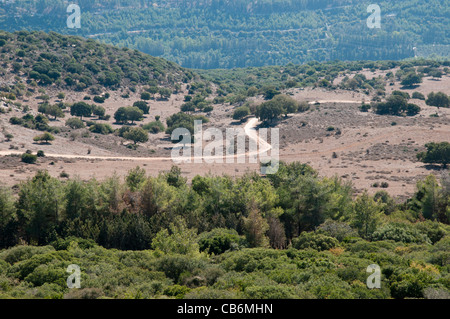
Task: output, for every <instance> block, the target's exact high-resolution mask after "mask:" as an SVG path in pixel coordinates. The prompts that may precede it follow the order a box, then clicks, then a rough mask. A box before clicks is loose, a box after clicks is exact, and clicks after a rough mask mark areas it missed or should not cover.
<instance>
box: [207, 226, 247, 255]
mask: <svg viewBox="0 0 450 319" xmlns="http://www.w3.org/2000/svg"><path fill="white" fill-rule="evenodd" d="M198 244H199V247H200V251H206V252H207V253H209V254H215V255H219V254H222V253H224V252H226V251H227V250H232V249H238V248H239V247H241V246H243V245H245V239H244V237H242V236H239V235H238V233H237V232H236V231H235V230H231V229H225V228H216V229H213V230H211V231H210V232H207V233H206V232H205V233H202V235H201V236H200V237H199V241H198Z"/></svg>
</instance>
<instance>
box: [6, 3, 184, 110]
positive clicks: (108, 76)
mask: <svg viewBox="0 0 450 319" xmlns="http://www.w3.org/2000/svg"><path fill="white" fill-rule="evenodd" d="M48 5H49V6H51V7H52V8H53V9H55V10H56V11H52V12H53V13H52V14H53V18H54V19H56V17H55V14H56V12H57V11H59V9H62V7H60V4H57V3H49V4H48ZM10 9H11V8H8V11H9V10H10ZM60 13H62V14H63V15H64V16H66V12H65V9H64V10H62V11H61V12H60ZM54 19H51V20H52V21H55V20H54ZM88 19H89V18H88ZM0 20H1V21H2V22H3V15H0ZM39 20H41V19H39ZM43 20H46V19H43ZM86 21H87V20H86ZM2 25H4V24H3V23H2ZM20 29H21V30H22V29H25V27H24V28H20ZM50 30H56V29H55V28H54V27H51V28H50ZM60 31H64V30H60ZM2 36H7V37H8V38H10V39H11V41H10V45H11V49H10V50H8V53H7V54H8V56H11V58H16V54H15V52H16V51H18V50H19V52H21V53H20V54H21V55H23V56H22V57H21V60H23V63H20V67H21V68H20V72H21V73H24V74H25V75H26V76H28V77H29V78H30V79H34V80H36V82H37V83H38V84H39V85H43V86H44V85H45V86H48V85H56V86H58V87H60V88H69V89H74V90H77V91H83V90H86V89H89V88H92V87H94V86H101V87H106V88H112V89H116V88H118V87H119V86H120V85H121V84H122V85H125V84H126V85H128V84H129V83H130V82H134V83H136V84H141V85H145V84H147V82H148V81H149V80H151V79H152V80H154V81H155V83H156V84H158V85H165V86H169V87H174V85H175V82H181V81H182V79H184V77H186V76H188V73H189V75H190V72H189V71H187V72H186V73H185V72H184V71H183V70H182V69H181V68H180V67H179V66H177V65H176V64H174V63H172V62H168V61H166V60H163V59H160V58H154V57H151V56H149V55H145V54H143V53H140V52H138V51H135V50H122V49H120V48H117V47H112V46H110V45H105V44H101V43H99V42H96V41H94V40H92V39H89V40H87V39H83V38H81V37H74V36H67V35H60V34H57V33H55V32H50V33H48V34H47V33H44V32H39V31H33V32H28V31H20V32H16V33H7V32H2ZM14 70H16V72H17V71H19V65H18V64H14V65H13V70H12V71H14ZM191 77H192V75H191ZM106 98H107V96H106V94H105V95H104V96H98V95H97V96H95V97H94V101H95V102H96V103H102V102H103V101H104V99H106Z"/></svg>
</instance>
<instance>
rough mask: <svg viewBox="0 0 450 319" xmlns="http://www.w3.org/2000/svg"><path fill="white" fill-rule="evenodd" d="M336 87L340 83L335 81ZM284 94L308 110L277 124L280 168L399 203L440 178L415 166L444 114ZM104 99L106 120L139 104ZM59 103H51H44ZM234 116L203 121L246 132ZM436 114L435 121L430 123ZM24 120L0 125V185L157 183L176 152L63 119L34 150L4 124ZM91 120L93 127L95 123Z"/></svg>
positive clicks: (188, 170)
mask: <svg viewBox="0 0 450 319" xmlns="http://www.w3.org/2000/svg"><path fill="white" fill-rule="evenodd" d="M377 72H378V73H373V72H370V71H369V70H364V71H361V72H360V73H362V74H364V75H365V76H366V77H367V78H368V79H370V78H371V77H374V76H379V75H381V76H384V75H385V72H384V71H377ZM350 77H351V75H350ZM335 82H336V83H338V82H339V78H338V79H337V80H336V81H335ZM336 83H334V84H336ZM399 89H401V90H402V91H405V92H408V93H410V94H412V92H414V91H418V92H421V93H423V94H425V95H427V94H428V93H430V92H432V91H442V92H445V93H449V91H450V77H449V76H448V75H444V76H443V77H442V78H441V79H439V80H435V79H431V78H430V77H426V78H424V79H423V83H421V84H420V86H418V87H416V88H413V89H405V88H402V87H400V84H399V83H398V82H395V84H394V85H387V87H386V94H389V93H390V92H392V91H393V90H399ZM53 93H54V94H53V95H52V93H51V92H49V95H51V96H56V95H57V92H53ZM185 93H186V92H185V88H183V90H182V92H180V93H179V94H176V95H172V97H171V98H170V99H168V100H156V101H151V102H150V103H149V105H150V114H148V115H146V116H145V120H144V121H143V122H140V123H139V124H138V125H142V124H145V123H148V122H151V121H153V120H154V118H155V116H157V115H159V116H160V117H161V121H162V122H163V123H165V120H166V118H167V117H168V116H170V115H171V114H174V113H177V112H178V111H179V107H180V106H181V105H182V104H183V97H184V95H185ZM285 93H286V94H289V95H291V96H292V97H293V98H294V99H296V100H298V101H307V102H309V104H310V105H311V107H310V109H309V110H308V111H306V112H304V113H297V114H294V115H289V116H288V117H283V118H281V119H280V121H279V122H278V123H277V126H276V127H277V128H279V135H280V152H279V153H280V160H282V161H287V162H291V161H301V162H306V163H308V164H310V165H311V166H312V167H313V168H315V169H317V170H318V171H319V173H320V174H321V175H323V176H333V175H338V176H340V177H342V178H344V179H346V180H351V181H352V182H353V184H354V186H355V189H356V190H359V191H360V190H362V189H368V190H369V191H370V192H371V193H374V192H376V191H377V190H379V189H380V188H379V187H374V186H377V185H378V186H379V185H381V183H383V182H387V183H388V187H387V190H388V191H389V192H390V193H391V194H392V195H396V196H400V197H402V196H405V195H408V194H411V193H412V192H413V191H414V188H415V184H416V181H417V180H419V179H421V178H423V177H424V176H426V175H428V174H430V173H435V174H436V175H440V174H441V171H440V170H439V168H437V167H430V166H427V165H424V164H423V163H420V162H418V161H417V159H416V154H417V152H419V151H423V150H424V144H425V143H427V142H431V141H434V142H441V141H448V140H450V139H449V137H450V125H449V122H448V120H449V116H450V109H442V108H441V109H437V108H435V107H430V106H427V105H426V104H425V102H424V101H422V100H417V99H411V100H410V101H411V102H412V103H415V104H417V105H419V106H420V107H421V109H422V110H421V112H420V114H418V115H416V116H413V117H399V116H386V115H383V116H380V115H376V114H375V113H373V112H372V111H369V112H361V111H360V110H359V108H358V107H359V105H360V104H361V102H362V101H365V102H367V103H368V102H370V100H371V98H372V96H373V95H369V96H368V95H366V94H364V93H360V92H353V91H346V90H341V89H336V90H328V89H325V88H306V89H289V90H288V91H286V92H285ZM110 94H111V96H110V98H109V99H107V100H106V101H105V103H104V104H102V106H103V107H104V108H105V109H106V114H109V115H111V118H112V116H113V114H114V112H115V110H116V109H117V108H118V107H120V106H129V105H131V104H132V103H133V102H134V101H137V100H139V95H138V94H137V93H130V97H129V98H127V99H125V98H123V97H121V95H122V94H123V92H121V91H111V92H110ZM84 95H85V94H83V93H77V92H68V93H67V94H66V97H65V99H64V102H67V103H73V102H76V101H81V100H82V99H83V96H84ZM254 100H255V102H256V103H261V102H262V101H263V99H262V97H256V98H254ZM57 101H58V100H57V99H52V100H51V101H50V103H54V102H57ZM24 102H25V103H27V104H28V105H29V106H30V108H31V109H32V110H33V113H35V114H37V107H38V103H40V100H38V99H36V96H32V97H30V98H29V99H28V100H26V101H24ZM232 110H233V106H230V105H229V104H219V105H215V107H214V110H213V111H212V112H211V113H208V114H205V115H207V116H208V117H209V119H210V122H209V123H208V124H207V125H206V127H217V128H220V129H225V128H227V127H239V126H241V127H244V125H245V123H239V122H236V121H233V120H232V118H231V115H232ZM66 112H68V111H67V110H66ZM436 113H437V114H438V115H439V116H438V117H434V116H433V117H430V115H431V114H436ZM22 115H23V113H22V111H20V110H18V109H13V110H12V111H11V112H9V113H6V114H2V115H1V117H0V127H1V128H2V129H3V131H4V132H8V133H11V134H12V135H13V136H14V138H13V139H12V141H9V142H8V141H6V139H5V138H3V136H2V137H0V154H1V155H2V156H1V157H0V178H1V179H2V181H3V184H6V185H10V186H11V185H15V184H18V183H19V182H20V181H23V180H26V179H27V178H29V177H30V176H33V174H34V172H36V171H37V170H40V169H46V170H48V171H49V172H50V174H51V175H52V176H60V175H61V173H63V172H65V173H67V174H68V175H69V176H70V177H74V176H79V177H80V178H81V179H88V178H91V177H95V178H98V179H102V178H105V177H107V176H110V175H111V174H112V172H116V173H117V174H118V175H120V176H123V175H126V174H127V172H128V170H130V169H131V168H134V167H136V166H141V167H143V168H145V169H146V171H147V173H148V174H151V175H157V174H158V173H159V172H161V171H164V170H168V169H170V167H171V166H172V165H174V162H173V161H172V159H171V157H170V155H171V149H172V147H173V145H174V144H172V143H171V141H170V137H169V136H168V135H167V134H165V133H158V134H150V138H149V141H148V142H146V143H143V144H142V145H140V146H139V147H138V148H137V150H132V149H129V148H127V147H126V144H128V143H130V142H127V141H125V140H124V139H122V138H120V137H118V136H115V135H100V134H93V133H89V134H88V133H85V134H83V132H87V131H88V130H87V129H81V130H77V131H78V132H75V133H74V132H72V131H73V130H70V129H68V128H67V127H65V126H64V123H65V121H66V119H67V118H69V117H70V114H69V113H67V114H66V117H65V118H62V119H58V120H55V121H51V122H50V125H52V126H60V127H61V128H62V133H60V134H58V135H57V136H56V139H55V140H54V141H53V142H52V143H51V144H37V143H35V142H33V137H34V136H36V135H38V134H39V133H38V132H37V131H34V130H30V129H26V128H23V127H21V126H14V125H11V124H9V118H10V117H12V116H22ZM92 120H94V121H97V120H95V117H94V118H93V119H92ZM100 122H104V121H100ZM109 123H110V124H111V125H112V126H113V128H118V127H120V126H119V125H115V124H113V120H112V119H111V120H110V121H109ZM269 142H270V141H269ZM25 150H31V151H33V152H36V151H38V150H43V151H44V152H45V154H47V156H46V157H43V158H39V160H38V163H37V164H32V165H30V164H25V163H22V162H21V161H20V157H19V156H18V154H20V153H23V152H24V151H25ZM8 154H10V155H8ZM179 165H180V168H181V170H182V172H183V174H184V175H185V176H187V177H188V178H189V179H190V178H192V177H194V176H195V175H198V174H205V173H210V174H218V175H220V174H222V173H226V174H229V175H231V176H236V175H241V174H243V173H245V172H246V171H253V170H258V169H259V164H251V163H248V158H247V161H246V163H245V164H240V163H239V164H238V163H234V164H233V163H214V164H210V163H183V164H179ZM374 184H375V185H374Z"/></svg>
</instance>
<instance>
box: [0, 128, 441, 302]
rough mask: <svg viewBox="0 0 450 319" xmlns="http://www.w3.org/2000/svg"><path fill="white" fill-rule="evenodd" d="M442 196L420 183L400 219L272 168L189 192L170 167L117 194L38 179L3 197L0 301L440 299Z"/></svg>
mask: <svg viewBox="0 0 450 319" xmlns="http://www.w3.org/2000/svg"><path fill="white" fill-rule="evenodd" d="M124 132H125V131H124ZM446 183H447V182H446V180H443V181H442V185H438V184H437V182H436V181H435V179H433V177H428V178H427V179H426V180H425V181H423V182H419V183H418V191H417V193H416V194H415V195H414V196H413V197H412V198H411V199H410V200H409V201H407V202H406V203H404V204H401V205H399V204H395V203H393V202H391V201H390V200H389V198H388V197H386V195H385V194H378V195H377V196H375V200H374V197H372V196H370V195H368V194H367V193H363V194H361V195H359V196H357V197H356V199H355V198H353V191H352V187H351V185H350V184H348V183H344V182H343V181H341V180H340V179H338V178H331V179H329V178H320V177H318V174H317V172H315V171H314V170H313V169H312V168H311V167H309V166H308V165H305V164H301V163H291V164H285V163H280V167H279V171H278V172H277V173H276V174H273V175H270V176H267V178H262V177H261V176H259V175H257V174H254V173H253V174H250V173H249V174H246V175H244V176H242V177H239V178H235V179H232V178H230V177H228V176H222V177H220V176H208V175H207V176H196V177H195V178H194V179H193V180H192V184H191V185H189V184H187V182H186V179H185V178H184V177H182V175H181V171H180V169H179V168H176V167H173V168H172V169H171V170H170V171H169V172H165V173H161V174H160V175H159V176H158V177H147V176H146V175H145V170H143V169H140V168H136V169H133V170H131V171H130V172H129V174H128V176H127V177H126V179H125V183H122V182H121V181H120V179H119V178H118V177H117V176H113V177H111V178H109V179H107V180H105V181H102V182H100V181H97V180H94V179H93V180H90V181H87V182H82V181H80V180H78V179H68V180H63V181H61V180H59V179H57V178H52V177H51V176H50V175H49V174H48V173H46V172H44V171H39V172H38V173H37V174H36V176H34V177H33V178H32V179H30V180H28V181H27V182H23V183H22V184H21V185H20V186H19V189H18V197H17V198H14V197H12V195H11V193H10V191H9V190H7V189H4V188H0V210H2V212H3V214H1V215H0V243H1V247H3V248H4V249H3V250H1V251H0V270H1V273H0V296H1V297H17V298H22V297H28V298H103V297H115V298H117V297H119V298H129V297H141V298H158V297H164V296H167V297H170V298H190V297H192V298H207V297H211V298H389V297H395V298H406V297H420V298H422V297H430V296H441V295H445V294H448V293H449V288H450V284H449V283H450V280H449V278H450V274H449V268H448V259H449V245H450V242H449V239H448V238H449V237H448V234H449V230H450V229H449V226H448V225H447V224H448V216H447V214H448V202H449V194H448V188H447V187H446V185H447V184H446ZM430 194H433V196H434V197H433V200H434V201H433V202H430V196H431V195H430ZM424 218H425V220H424ZM19 241H21V242H26V243H28V244H29V245H30V246H20V245H18V244H19ZM33 245H40V246H33ZM49 245H50V246H49ZM98 245H101V246H103V247H100V246H98ZM13 246H15V247H13ZM270 246H271V247H270ZM7 247H11V248H7ZM111 248H116V249H111ZM273 248H276V249H273ZM117 249H121V250H117ZM150 249H152V250H150ZM373 263H376V264H378V265H379V266H380V267H381V269H382V273H383V275H382V289H381V290H377V289H375V290H370V289H367V287H366V286H365V279H366V278H367V276H368V274H367V273H366V268H367V266H369V265H370V264H373ZM69 264H77V265H79V266H80V267H81V270H82V289H81V290H79V291H77V292H74V291H69V289H67V288H66V285H65V279H66V278H67V276H68V274H67V273H66V272H65V269H66V268H67V266H68V265H69Z"/></svg>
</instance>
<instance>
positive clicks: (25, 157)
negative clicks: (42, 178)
mask: <svg viewBox="0 0 450 319" xmlns="http://www.w3.org/2000/svg"><path fill="white" fill-rule="evenodd" d="M36 161H37V155H34V154H28V153H23V154H22V162H24V163H27V164H34V163H36Z"/></svg>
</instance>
